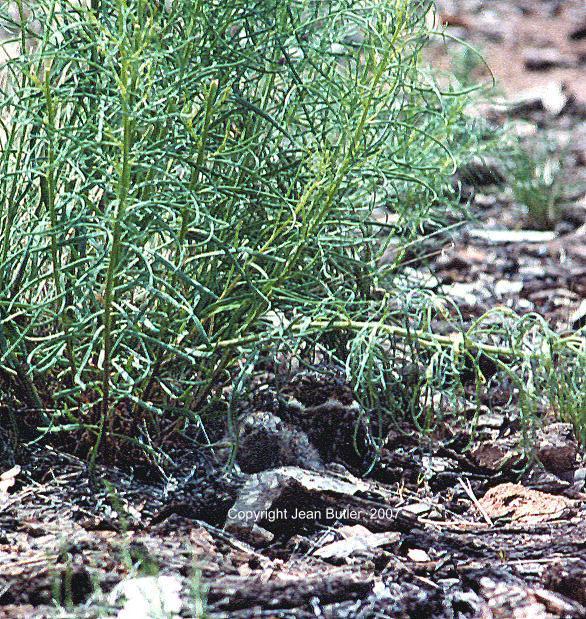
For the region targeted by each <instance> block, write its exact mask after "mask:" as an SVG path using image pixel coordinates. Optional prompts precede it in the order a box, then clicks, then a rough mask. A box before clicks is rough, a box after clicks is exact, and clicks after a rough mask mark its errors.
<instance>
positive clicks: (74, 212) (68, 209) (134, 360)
mask: <svg viewBox="0 0 586 619" xmlns="http://www.w3.org/2000/svg"><path fill="white" fill-rule="evenodd" d="M17 5H19V6H20V10H19V12H18V13H19V15H18V17H19V19H17V20H16V22H20V25H21V27H20V28H16V27H15V28H14V32H15V41H17V42H18V41H20V44H21V47H22V48H23V49H24V51H23V53H22V54H21V55H20V56H16V57H14V58H13V59H11V60H9V61H8V63H7V65H6V67H5V68H4V72H5V77H7V79H6V80H5V81H4V82H3V83H4V84H5V85H4V91H3V93H2V98H1V100H0V116H1V118H2V126H1V136H0V137H1V140H2V144H3V150H2V155H1V160H0V327H1V331H0V355H1V356H0V369H1V373H0V376H1V379H2V385H3V389H4V391H5V392H6V393H8V394H10V396H11V398H12V399H13V400H14V401H15V402H16V403H17V404H18V403H19V402H20V404H21V405H22V404H24V405H26V406H27V407H28V408H29V409H37V410H41V411H44V413H45V416H46V421H47V424H48V427H49V426H50V428H51V429H52V430H53V431H57V430H66V429H77V428H79V427H83V428H84V429H85V431H86V433H88V434H86V436H88V437H89V439H90V442H91V443H92V444H93V445H94V446H95V447H96V449H94V452H93V453H94V455H96V454H97V452H98V450H97V447H98V446H99V445H100V444H102V445H103V444H104V441H103V440H101V439H102V438H103V437H104V436H106V437H114V436H127V437H128V438H132V439H133V440H135V439H136V438H137V437H138V435H139V433H141V434H142V437H143V438H142V439H141V440H143V441H149V440H151V438H152V437H153V433H154V432H157V431H158V430H160V429H161V427H162V425H164V424H166V423H167V422H168V420H169V419H174V418H186V419H195V420H197V419H199V415H202V414H204V413H205V412H206V410H211V409H216V408H217V407H218V406H220V408H221V410H224V411H227V412H230V410H231V407H232V406H233V402H234V401H235V400H236V398H237V396H238V395H239V393H240V392H241V390H242V389H244V388H245V386H246V380H247V377H248V376H249V375H250V373H251V372H252V369H253V368H254V366H255V364H256V363H257V361H258V360H259V358H260V356H261V355H262V354H264V353H265V352H266V351H267V350H272V351H276V350H280V351H285V353H286V354H288V355H297V356H307V357H308V358H309V357H310V356H311V355H312V354H314V353H315V351H316V350H317V351H318V352H319V354H320V355H322V356H323V355H328V354H333V355H336V356H337V358H338V359H340V360H341V361H343V362H345V363H347V366H348V370H349V372H350V373H351V375H352V379H353V381H354V382H355V384H356V391H357V394H358V395H359V397H360V398H361V399H362V401H363V402H364V404H365V407H366V408H367V412H368V411H374V410H375V409H376V410H377V411H379V412H380V411H383V410H384V411H388V410H389V407H392V405H393V401H394V400H393V397H392V395H391V393H392V391H391V390H389V389H388V386H389V381H390V382H393V381H395V382H397V383H400V382H401V380H400V377H398V375H397V373H396V368H397V367H398V365H399V363H400V362H402V361H404V359H405V357H406V356H417V355H418V354H419V348H420V346H427V347H430V346H431V347H432V348H433V347H434V346H436V345H437V346H439V348H440V349H441V351H443V352H441V351H440V350H439V349H438V351H436V353H433V356H432V365H433V363H436V366H434V367H435V368H436V370H437V371H439V372H440V374H441V375H442V376H443V375H445V372H444V369H445V367H447V366H446V365H445V363H447V362H448V360H451V361H450V363H452V362H454V358H461V356H462V355H461V352H462V351H460V350H459V349H457V347H456V346H454V345H453V344H454V342H453V341H452V340H451V339H450V338H448V337H446V338H444V339H442V338H441V337H440V338H439V339H437V338H435V337H434V336H433V334H430V335H429V336H427V335H425V334H426V333H428V331H429V330H430V328H431V327H430V325H431V322H432V318H433V316H434V315H435V313H437V311H441V312H444V311H445V310H444V309H443V306H441V305H438V303H437V302H436V300H435V299H433V298H432V295H431V294H428V293H424V292H422V291H420V290H418V289H417V287H416V286H413V285H408V284H406V283H405V281H404V279H402V278H401V277H399V276H398V269H397V265H398V264H399V261H400V258H401V256H402V251H403V249H404V248H405V247H407V246H409V245H410V244H412V243H413V242H415V241H416V240H417V239H418V238H420V237H421V236H422V234H423V232H422V230H423V229H424V226H423V224H425V232H426V233H430V232H431V233H433V232H434V231H435V230H437V229H438V228H440V227H441V226H442V225H443V222H444V221H445V216H446V214H448V213H450V212H452V211H453V210H454V209H455V208H456V204H457V201H456V200H455V197H456V196H454V192H453V191H452V189H451V187H450V176H451V175H452V173H453V172H454V170H455V167H456V165H457V163H458V161H460V160H461V158H463V157H467V156H468V153H469V152H470V148H471V146H472V145H474V144H475V141H476V140H477V139H479V138H478V135H479V132H478V131H476V130H475V128H474V127H471V126H468V125H467V124H466V122H465V120H464V118H463V115H462V107H463V105H464V103H465V99H464V98H461V97H458V96H456V94H455V93H452V92H448V93H441V92H440V91H439V89H438V87H437V86H436V84H435V82H434V81H433V79H432V76H430V75H428V74H427V73H426V72H424V71H423V70H422V69H421V68H420V67H419V56H420V51H421V48H422V46H423V45H424V44H425V42H426V38H427V33H426V28H425V16H426V14H427V13H428V12H429V10H430V9H431V1H427V0H425V1H423V0H422V1H418V2H414V1H412V0H383V1H376V2H375V1H357V0H329V1H320V2H314V1H311V0H300V1H291V0H258V1H254V0H234V1H231V2H224V1H221V0H212V1H210V0H205V1H204V0H173V1H172V2H166V3H164V2H161V1H158V0H136V1H135V2H127V1H125V0H92V6H91V7H85V6H78V5H77V4H76V3H75V4H74V3H72V2H67V1H66V0H51V1H49V0H39V2H37V3H36V4H35V7H34V10H33V11H32V14H31V15H30V16H29V17H28V21H27V19H26V15H25V11H24V9H23V7H22V5H21V4H19V3H17ZM35 20H36V21H35ZM13 21H14V19H13ZM27 24H28V26H27ZM34 24H41V25H42V28H38V27H32V25H34ZM27 29H28V31H27ZM27 39H28V43H27V42H26V41H27ZM25 43H26V44H25ZM374 208H383V209H387V210H388V211H390V213H392V214H393V215H394V217H393V218H392V224H387V225H385V224H382V225H381V224H375V223H374V222H373V220H372V217H371V214H372V211H373V209H374ZM381 229H382V232H384V233H385V235H386V236H385V237H384V238H383V239H381V235H380V232H381ZM391 244H392V246H393V248H394V249H395V251H396V256H397V258H396V259H395V260H391V261H390V264H388V261H387V265H386V266H385V267H381V266H380V264H379V262H380V260H379V259H380V257H381V255H382V254H383V253H384V252H385V250H387V249H388V248H389V247H390V245H391ZM438 308H439V309H438ZM378 325H382V326H381V328H379V327H378ZM393 325H394V326H393ZM383 326H384V328H383ZM418 330H419V331H418ZM422 334H423V335H422ZM397 336H400V337H401V338H403V339H404V338H405V337H406V338H407V342H408V346H409V347H410V348H407V349H400V353H396V350H397V347H396V342H395V338H396V337H397ZM413 337H414V339H413ZM458 341H459V340H458ZM466 345H467V344H466ZM442 347H443V348H442ZM489 348H490V346H489ZM464 349H466V346H464ZM474 350H476V349H474ZM497 350H498V349H497ZM391 351H395V352H393V353H392V354H391ZM446 351H447V352H446ZM440 353H441V354H440ZM474 354H476V353H474ZM393 355H395V356H393ZM438 355H439V356H438ZM445 355H447V356H445ZM434 359H435V361H433V360H434ZM439 359H444V361H442V362H441V363H440V361H439ZM456 360H457V359H456ZM444 362H445V363H444ZM456 374H457V371H456ZM429 376H430V377H431V376H432V374H430V375H429ZM442 380H444V382H445V379H442ZM429 382H430V384H432V383H433V381H432V380H431V378H430V380H429ZM226 386H231V391H230V393H231V396H230V397H229V398H223V397H222V394H224V391H223V389H224V388H225V387H226ZM436 387H438V388H439V385H436ZM413 402H414V404H416V405H417V406H418V405H419V404H418V402H415V399H414V400H413ZM155 442H156V441H155Z"/></svg>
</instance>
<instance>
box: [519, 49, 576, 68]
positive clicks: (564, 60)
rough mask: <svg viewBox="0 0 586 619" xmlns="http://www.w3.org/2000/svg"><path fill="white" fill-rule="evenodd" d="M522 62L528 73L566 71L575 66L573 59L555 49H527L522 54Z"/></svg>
mask: <svg viewBox="0 0 586 619" xmlns="http://www.w3.org/2000/svg"><path fill="white" fill-rule="evenodd" d="M523 62H524V64H525V68H526V69H527V70H528V71H547V70H549V69H566V68H568V67H573V66H575V64H576V60H575V58H573V57H572V56H568V55H566V54H562V53H561V52H560V51H559V50H557V49H555V48H543V49H542V48H536V49H528V50H527V51H526V52H525V53H524V54H523Z"/></svg>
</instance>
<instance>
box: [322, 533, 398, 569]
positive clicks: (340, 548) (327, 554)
mask: <svg viewBox="0 0 586 619" xmlns="http://www.w3.org/2000/svg"><path fill="white" fill-rule="evenodd" d="M358 526H359V525H358ZM361 529H364V530H366V531H367V534H362V535H353V536H351V537H348V538H347V539H342V540H340V541H337V542H332V543H331V544H327V545H326V546H322V547H321V548H318V550H316V551H315V552H314V556H316V557H319V558H320V559H335V560H337V561H339V560H341V559H346V558H348V557H351V556H353V555H355V554H359V553H363V552H368V551H372V550H374V549H376V548H380V547H381V546H386V545H388V544H394V543H396V542H398V541H399V540H400V538H401V534H400V533H371V532H370V531H368V530H367V529H365V528H364V527H361Z"/></svg>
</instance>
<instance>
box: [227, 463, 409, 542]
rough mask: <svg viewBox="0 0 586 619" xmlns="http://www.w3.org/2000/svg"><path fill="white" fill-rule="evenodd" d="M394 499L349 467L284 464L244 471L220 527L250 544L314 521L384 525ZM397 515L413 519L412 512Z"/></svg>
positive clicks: (392, 516)
mask: <svg viewBox="0 0 586 619" xmlns="http://www.w3.org/2000/svg"><path fill="white" fill-rule="evenodd" d="M364 496H368V497H369V499H364V498H362V497H364ZM370 497H378V500H377V501H375V500H372V499H371V498H370ZM394 502H396V497H394V496H393V495H392V494H390V493H388V491H385V490H382V489H381V488H380V487H379V486H377V485H376V484H374V483H372V482H367V481H365V480H361V479H358V478H356V477H354V476H352V475H350V474H349V473H346V474H345V475H341V474H336V473H333V472H318V471H308V470H305V469H302V468H299V467H295V466H285V467H281V468H278V469H272V470H269V471H263V472H261V473H257V474H255V475H251V476H250V479H249V480H248V481H247V483H246V484H245V485H244V486H243V487H242V489H241V490H240V493H239V495H238V497H237V499H236V502H235V503H234V505H233V507H232V508H231V509H230V510H229V512H228V517H227V519H226V524H225V529H226V530H227V531H228V532H230V533H232V534H233V535H235V536H236V537H238V538H240V539H242V540H244V541H247V542H248V543H250V544H251V545H262V544H263V543H264V542H265V541H266V540H267V539H269V537H270V534H271V533H272V532H273V531H282V532H285V531H286V532H287V533H288V534H291V535H293V534H294V533H295V532H296V529H299V528H301V527H303V526H305V525H306V524H308V523H309V524H312V525H313V524H314V523H315V522H335V521H342V522H347V523H353V524H361V525H363V526H366V527H367V528H368V529H369V530H371V529H373V530H374V532H382V531H389V530H394V528H395V526H396V524H397V521H398V513H397V511H396V510H394V508H393V507H392V505H393V503H394ZM403 517H404V518H407V519H408V520H410V521H411V520H413V521H416V518H415V517H414V516H412V515H408V514H404V516H403ZM268 529H270V532H269V531H268ZM267 533H268V534H267Z"/></svg>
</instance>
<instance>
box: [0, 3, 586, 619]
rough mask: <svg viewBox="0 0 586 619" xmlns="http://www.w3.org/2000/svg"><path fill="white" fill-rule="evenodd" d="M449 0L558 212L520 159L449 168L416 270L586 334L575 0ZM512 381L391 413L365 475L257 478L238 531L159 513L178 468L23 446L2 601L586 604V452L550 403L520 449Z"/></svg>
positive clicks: (0, 574) (584, 21) (416, 614)
mask: <svg viewBox="0 0 586 619" xmlns="http://www.w3.org/2000/svg"><path fill="white" fill-rule="evenodd" d="M438 15H439V19H440V20H441V21H442V22H443V23H447V24H449V27H448V34H450V35H451V36H454V37H457V38H459V39H463V40H465V41H469V42H470V43H471V44H473V45H475V46H477V47H478V48H479V49H480V50H481V51H482V53H483V54H484V56H485V58H486V61H487V64H488V65H489V66H490V67H491V69H492V72H493V74H494V77H495V79H496V81H497V90H496V92H493V93H491V94H490V96H488V95H487V96H486V101H484V102H482V103H481V104H479V105H478V106H476V107H475V109H474V110H471V112H472V113H474V114H476V115H478V116H479V117H482V118H483V119H486V120H487V121H488V122H489V123H491V126H493V127H494V130H495V131H498V130H499V129H500V128H502V127H503V126H505V125H507V126H508V127H510V130H512V131H514V132H516V133H517V134H518V135H520V136H521V138H522V141H523V143H524V145H525V146H526V149H527V150H528V151H529V152H537V151H538V150H539V149H540V148H541V147H542V146H544V145H545V147H546V150H547V155H546V159H547V160H549V161H554V162H555V163H556V164H559V165H558V167H557V168H556V170H557V175H558V179H557V182H556V184H555V187H556V190H555V196H554V198H555V200H554V202H555V204H554V206H555V210H556V212H555V217H553V221H552V222H551V226H548V227H546V228H544V226H541V225H536V221H535V218H534V216H532V214H531V213H529V212H528V211H527V208H526V206H524V205H523V204H521V203H520V202H519V201H518V199H517V197H516V194H515V192H514V190H513V189H514V188H513V184H514V182H515V181H514V180H512V179H513V177H514V170H513V172H511V170H509V169H506V166H505V167H503V165H502V161H501V160H500V159H499V158H498V157H494V158H492V157H491V158H487V159H483V160H479V161H478V162H477V165H475V167H474V166H473V167H472V168H471V169H468V170H463V171H460V173H459V177H458V179H457V180H459V181H460V182H461V183H462V191H463V194H464V195H465V196H466V197H467V198H469V199H470V200H471V201H472V208H473V212H474V215H475V218H474V220H473V221H472V222H470V223H468V224H466V225H465V226H463V227H459V228H457V229H456V231H453V232H451V233H450V234H449V235H446V236H444V237H442V238H441V239H439V238H438V240H437V241H436V245H434V246H433V247H431V248H430V249H431V251H430V252H429V253H430V254H431V255H432V256H433V258H432V260H431V264H429V265H427V266H426V265H423V264H417V263H415V264H414V269H415V270H416V271H418V272H421V273H425V274H426V277H428V278H429V279H430V281H431V283H430V286H431V287H435V288H437V289H438V290H440V289H441V290H443V291H445V292H446V293H448V294H450V295H452V296H453V297H454V298H455V299H456V300H457V301H458V302H459V304H460V306H461V311H462V314H463V317H464V319H465V320H472V319H474V318H475V317H477V316H480V315H481V314H482V313H484V312H485V311H486V310H488V309H489V308H491V307H494V306H495V305H505V306H508V307H510V308H512V309H514V310H516V311H518V312H520V313H526V312H538V313H539V314H541V315H543V316H544V317H546V318H547V319H548V320H549V321H551V323H552V324H553V325H554V327H555V328H556V329H557V330H559V331H564V330H570V329H577V328H580V327H582V326H584V325H585V324H586V303H585V299H586V123H585V119H586V79H585V78H586V8H585V7H584V2H583V0H565V1H562V0H559V1H555V0H549V1H548V0H507V1H500V0H490V1H484V2H483V1H481V0H460V1H457V0H442V1H441V2H439V3H438ZM458 49H460V50H461V45H460V44H457V43H456V42H454V41H450V40H448V39H440V38H439V37H438V38H437V40H435V41H434V43H433V44H432V46H431V47H430V50H429V57H430V60H431V61H432V62H433V63H434V64H435V66H437V67H448V66H450V65H452V66H455V67H456V69H457V70H458V71H460V74H461V79H462V80H463V81H466V80H470V81H474V80H478V79H481V80H482V79H486V78H487V77H488V76H489V74H488V73H487V71H486V69H485V68H483V66H482V65H481V64H478V63H476V62H474V61H473V60H470V56H468V55H462V52H461V51H460V52H458ZM458 54H460V55H458ZM546 187H548V185H547V183H546ZM552 191H553V189H552ZM507 388H509V389H510V386H509V387H507V386H506V385H505V386H504V387H503V386H501V388H500V389H501V390H500V391H499V389H497V387H496V386H495V391H494V392H493V393H491V394H489V396H490V397H489V398H488V400H487V402H486V404H487V405H486V406H484V407H482V409H481V411H480V414H478V412H477V411H473V410H471V412H470V416H471V417H474V416H475V417H476V434H475V435H474V438H473V439H471V436H470V433H469V431H468V429H467V428H464V427H463V425H462V426H459V424H458V423H457V422H455V421H454V422H453V423H452V424H451V425H450V423H446V427H445V428H442V431H441V433H438V435H437V436H434V437H431V439H432V440H430V441H429V442H428V443H424V444H421V443H420V442H418V441H416V440H415V439H414V438H413V437H412V436H411V435H410V432H409V428H407V427H406V428H399V429H398V430H397V432H396V433H394V434H393V433H392V434H391V435H390V436H389V437H388V439H387V442H386V445H385V448H384V450H383V454H382V461H381V463H380V466H379V468H378V469H377V471H376V472H375V473H373V474H372V475H371V476H370V478H369V479H367V480H363V479H358V478H356V477H353V476H352V475H351V474H350V473H348V472H347V471H345V470H342V469H340V468H335V467H333V468H326V470H324V471H322V472H320V473H309V472H308V471H305V470H304V469H302V468H299V467H287V468H286V469H281V470H279V471H278V472H274V471H265V472H263V473H260V474H259V476H257V477H256V478H254V479H252V480H249V482H248V485H247V486H245V490H244V491H243V493H242V494H241V495H240V498H239V499H238V502H237V506H240V507H242V508H244V507H251V506H252V507H258V508H259V509H260V508H262V509H264V510H265V513H264V514H262V515H259V514H256V515H255V516H254V520H253V522H252V523H251V522H248V521H246V522H244V523H243V521H242V519H240V521H239V518H240V517H239V516H235V517H234V518H232V516H229V519H230V518H232V520H231V521H230V522H229V523H228V524H229V526H228V525H227V526H226V527H222V524H223V523H222V522H220V523H215V522H214V523H210V522H207V521H206V520H211V519H210V518H207V519H206V520H198V519H195V520H194V519H193V517H192V516H193V515H190V514H189V513H187V512H185V511H182V510H179V509H177V510H170V511H169V512H168V513H165V515H164V516H160V514H161V512H160V510H161V509H162V508H163V506H164V505H165V502H166V497H167V494H168V493H169V492H171V493H172V482H173V479H171V480H167V482H166V483H163V480H162V479H155V478H154V476H153V477H152V478H149V477H148V476H147V477H146V478H145V475H144V474H142V473H141V472H140V471H134V472H133V471H121V470H117V469H115V468H112V467H111V468H102V469H99V470H98V475H97V480H98V481H95V482H94V483H92V482H91V481H90V480H89V478H88V474H87V468H86V465H85V463H84V462H82V461H80V460H78V459H76V458H75V457H73V456H71V455H66V454H62V453H58V452H57V451H51V450H50V449H41V448H39V447H37V446H32V447H30V448H29V449H28V450H26V451H25V452H23V453H22V454H21V457H20V460H19V464H20V466H17V467H16V468H14V467H11V468H10V469H7V470H6V471H2V470H0V473H2V475H0V617H6V618H17V617H56V616H58V617H98V616H103V617H115V616H118V617H128V618H130V617H132V618H140V617H149V616H153V617H179V616H182V617H204V616H209V617H331V618H334V617H336V618H338V617H348V618H354V617H357V618H374V617H380V618H383V617H405V618H407V617H413V618H424V617H430V618H432V617H433V618H436V617H437V618H442V617H446V618H452V617H454V618H464V617H478V618H483V619H489V618H495V619H496V618H502V619H505V618H511V617H515V618H519V619H520V618H527V619H529V618H536V617H537V618H541V617H543V618H546V617H586V511H585V507H586V490H585V482H586V461H585V459H584V454H583V450H581V448H580V447H579V445H578V442H577V439H576V437H575V436H574V432H573V429H572V427H571V426H570V425H569V424H566V423H561V422H557V421H556V420H554V419H548V418H547V411H545V413H544V414H545V415H546V417H545V420H546V422H547V423H545V424H544V428H543V429H542V430H540V431H539V432H538V434H537V435H536V436H535V437H534V439H533V440H534V442H535V443H534V445H533V447H534V448H535V450H534V451H535V454H536V458H535V460H533V461H528V460H527V458H526V457H525V456H524V455H523V453H522V452H521V451H520V450H518V449H517V448H516V446H517V445H518V444H519V443H520V432H521V426H520V423H519V419H518V416H516V414H515V411H514V410H511V408H510V407H508V406H507V405H506V403H507V400H508V395H509V394H507V393H506V391H507ZM402 431H404V432H402ZM188 460H189V459H188V458H187V459H185V460H184V461H182V462H181V463H179V464H178V467H177V474H176V476H175V477H176V479H180V478H181V477H182V476H185V475H187V473H188V471H189V469H190V466H192V465H193V461H188ZM198 465H199V464H198ZM5 468H6V467H5ZM196 468H197V467H196ZM103 482H107V483H106V484H104V483H103ZM278 510H285V511H286V513H285V512H281V514H280V515H279V514H277V511H278ZM328 510H329V511H328ZM273 516H275V518H273ZM149 613H151V614H149Z"/></svg>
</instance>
